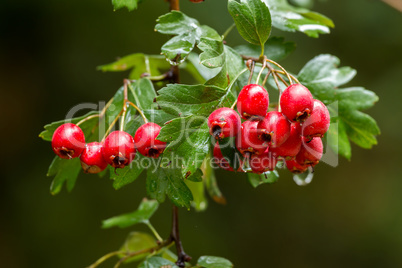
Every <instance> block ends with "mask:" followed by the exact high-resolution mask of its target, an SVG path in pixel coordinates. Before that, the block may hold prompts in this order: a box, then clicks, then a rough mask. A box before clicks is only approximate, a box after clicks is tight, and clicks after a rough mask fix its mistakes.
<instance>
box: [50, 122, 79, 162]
mask: <svg viewBox="0 0 402 268" xmlns="http://www.w3.org/2000/svg"><path fill="white" fill-rule="evenodd" d="M52 148H53V151H54V152H55V154H57V155H58V156H59V157H60V158H64V159H71V158H75V157H78V156H80V154H81V153H82V151H83V150H84V149H85V136H84V132H82V130H81V128H80V127H79V126H77V125H75V124H72V123H66V124H63V125H61V126H59V127H58V128H57V129H56V130H55V131H54V133H53V137H52Z"/></svg>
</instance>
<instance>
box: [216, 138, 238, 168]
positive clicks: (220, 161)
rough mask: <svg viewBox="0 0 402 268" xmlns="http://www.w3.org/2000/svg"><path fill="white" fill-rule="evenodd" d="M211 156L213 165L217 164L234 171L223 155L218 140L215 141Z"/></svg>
mask: <svg viewBox="0 0 402 268" xmlns="http://www.w3.org/2000/svg"><path fill="white" fill-rule="evenodd" d="M213 156H214V158H213V159H212V160H213V163H214V164H215V165H218V166H219V167H221V168H222V169H225V170H229V171H234V169H233V168H232V167H231V166H230V165H229V161H228V159H226V158H225V157H224V156H223V154H222V151H221V147H220V146H219V142H217V143H215V146H214V150H213Z"/></svg>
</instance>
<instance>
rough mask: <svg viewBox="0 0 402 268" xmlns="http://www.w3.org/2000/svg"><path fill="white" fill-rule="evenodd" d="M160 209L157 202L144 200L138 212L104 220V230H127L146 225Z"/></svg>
mask: <svg viewBox="0 0 402 268" xmlns="http://www.w3.org/2000/svg"><path fill="white" fill-rule="evenodd" d="M158 207H159V203H158V202H157V201H156V200H147V199H143V200H142V202H141V204H140V205H139V207H138V209H137V210H135V211H134V212H131V213H127V214H123V215H119V216H115V217H113V218H109V219H107V220H104V221H103V222H102V228H111V227H116V226H118V227H120V228H126V227H130V226H132V225H135V224H138V223H145V222H146V221H148V220H149V219H150V218H151V217H152V215H153V214H154V213H155V211H156V210H157V209H158Z"/></svg>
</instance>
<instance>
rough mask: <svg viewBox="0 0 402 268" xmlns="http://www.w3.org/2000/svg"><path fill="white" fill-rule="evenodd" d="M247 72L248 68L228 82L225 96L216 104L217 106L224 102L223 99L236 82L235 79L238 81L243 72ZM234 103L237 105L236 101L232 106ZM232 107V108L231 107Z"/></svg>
mask: <svg viewBox="0 0 402 268" xmlns="http://www.w3.org/2000/svg"><path fill="white" fill-rule="evenodd" d="M247 71H248V68H244V69H243V70H241V71H240V73H238V74H237V75H236V77H235V78H234V79H233V80H232V81H231V82H230V84H229V86H228V88H227V89H226V93H225V95H223V96H222V98H221V101H220V102H219V103H218V105H217V106H219V105H221V104H222V102H223V101H224V100H225V98H226V97H227V96H228V94H229V92H230V90H231V89H232V87H233V85H234V83H235V82H236V81H237V79H239V77H240V76H241V75H242V74H244V73H245V72H247ZM236 103H237V100H236V101H235V103H234V105H236ZM233 107H234V106H233Z"/></svg>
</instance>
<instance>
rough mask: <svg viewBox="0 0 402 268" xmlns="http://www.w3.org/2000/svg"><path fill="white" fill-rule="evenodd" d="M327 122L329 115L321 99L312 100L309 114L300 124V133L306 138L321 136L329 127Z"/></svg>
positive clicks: (328, 121)
mask: <svg viewBox="0 0 402 268" xmlns="http://www.w3.org/2000/svg"><path fill="white" fill-rule="evenodd" d="M329 123H330V117H329V112H328V109H327V107H326V106H325V104H324V103H322V102H321V101H319V100H314V108H313V111H312V113H311V116H310V117H309V118H308V119H307V120H306V121H305V122H304V123H303V125H302V126H303V129H302V135H303V136H304V137H307V138H308V139H311V138H312V137H323V136H324V134H325V133H326V132H327V131H328V129H329Z"/></svg>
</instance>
